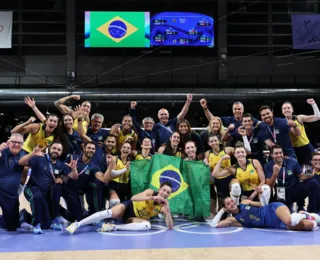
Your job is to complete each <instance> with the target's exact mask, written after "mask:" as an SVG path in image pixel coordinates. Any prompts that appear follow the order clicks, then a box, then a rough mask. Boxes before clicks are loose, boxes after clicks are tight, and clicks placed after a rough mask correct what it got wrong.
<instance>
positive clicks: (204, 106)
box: [200, 98, 207, 108]
mask: <svg viewBox="0 0 320 260" xmlns="http://www.w3.org/2000/svg"><path fill="white" fill-rule="evenodd" d="M200 105H201V107H202V108H207V100H205V99H204V98H203V99H201V100H200Z"/></svg>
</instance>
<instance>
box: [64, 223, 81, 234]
mask: <svg viewBox="0 0 320 260" xmlns="http://www.w3.org/2000/svg"><path fill="white" fill-rule="evenodd" d="M78 228H79V223H78V222H74V223H72V224H71V225H70V226H69V227H67V228H66V230H67V231H68V232H69V234H71V235H72V234H73V233H74V232H75V231H76V230H77V229H78Z"/></svg>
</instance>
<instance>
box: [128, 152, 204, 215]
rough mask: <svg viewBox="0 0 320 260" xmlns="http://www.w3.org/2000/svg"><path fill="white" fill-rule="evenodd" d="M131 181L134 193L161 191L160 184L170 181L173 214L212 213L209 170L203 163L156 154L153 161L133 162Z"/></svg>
mask: <svg viewBox="0 0 320 260" xmlns="http://www.w3.org/2000/svg"><path fill="white" fill-rule="evenodd" d="M130 178H131V188H132V193H133V194H137V193H139V192H142V191H144V190H145V189H148V188H151V189H154V190H158V189H159V187H160V185H161V183H163V182H170V183H171V184H172V193H171V196H170V198H169V205H170V209H171V212H172V213H181V214H185V215H189V216H190V217H206V216H208V215H209V213H210V186H209V185H210V170H209V167H207V166H206V165H205V164H204V163H203V162H196V161H195V162H193V161H184V160H182V159H181V158H177V157H173V156H167V155H163V154H156V155H154V156H153V157H152V160H139V161H133V162H131V164H130Z"/></svg>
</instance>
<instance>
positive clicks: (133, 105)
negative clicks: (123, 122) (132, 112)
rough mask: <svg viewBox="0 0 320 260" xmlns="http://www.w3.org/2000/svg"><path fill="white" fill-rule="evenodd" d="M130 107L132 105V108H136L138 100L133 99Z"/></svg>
mask: <svg viewBox="0 0 320 260" xmlns="http://www.w3.org/2000/svg"><path fill="white" fill-rule="evenodd" d="M130 107H131V109H136V107H137V102H136V101H131V104H130Z"/></svg>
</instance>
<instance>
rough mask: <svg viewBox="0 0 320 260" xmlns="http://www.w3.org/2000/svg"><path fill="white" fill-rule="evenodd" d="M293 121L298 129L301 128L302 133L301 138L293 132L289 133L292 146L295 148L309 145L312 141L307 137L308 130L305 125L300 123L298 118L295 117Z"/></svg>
mask: <svg viewBox="0 0 320 260" xmlns="http://www.w3.org/2000/svg"><path fill="white" fill-rule="evenodd" d="M292 119H293V122H295V123H296V125H297V127H298V128H299V130H300V132H301V135H300V136H295V135H293V134H292V133H291V132H289V136H290V139H291V143H292V146H293V147H301V146H305V145H307V144H309V143H310V141H309V138H308V136H307V133H306V129H305V127H304V125H303V124H301V123H300V122H299V121H298V118H297V117H296V116H293V117H292Z"/></svg>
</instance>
